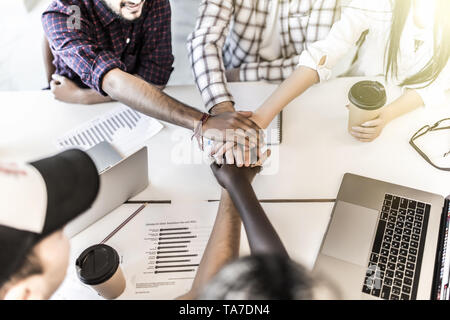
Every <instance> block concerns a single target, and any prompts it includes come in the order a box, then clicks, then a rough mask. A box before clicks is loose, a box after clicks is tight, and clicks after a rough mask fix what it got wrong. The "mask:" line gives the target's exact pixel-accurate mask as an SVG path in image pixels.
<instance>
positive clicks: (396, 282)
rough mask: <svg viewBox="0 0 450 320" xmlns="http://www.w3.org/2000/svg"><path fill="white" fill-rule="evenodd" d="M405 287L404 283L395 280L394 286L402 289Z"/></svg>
mask: <svg viewBox="0 0 450 320" xmlns="http://www.w3.org/2000/svg"><path fill="white" fill-rule="evenodd" d="M402 285H403V281H402V280H400V279H394V286H397V287H399V288H400V287H401V286H402Z"/></svg>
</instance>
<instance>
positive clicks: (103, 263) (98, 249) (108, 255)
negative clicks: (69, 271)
mask: <svg viewBox="0 0 450 320" xmlns="http://www.w3.org/2000/svg"><path fill="white" fill-rule="evenodd" d="M119 264H120V259H119V254H118V253H117V251H116V250H114V249H113V248H111V247H110V246H107V245H106V244H96V245H93V246H91V247H89V248H87V249H86V250H84V251H83V252H82V253H81V254H80V256H79V257H78V259H77V261H76V262H75V266H76V269H77V275H78V278H79V279H80V280H81V282H83V283H84V284H88V285H96V284H100V283H103V282H105V281H107V280H109V279H110V278H111V277H112V276H113V275H114V274H115V273H116V271H117V268H118V267H119Z"/></svg>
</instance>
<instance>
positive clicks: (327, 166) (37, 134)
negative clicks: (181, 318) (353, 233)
mask: <svg viewBox="0 0 450 320" xmlns="http://www.w3.org/2000/svg"><path fill="white" fill-rule="evenodd" d="M358 80H359V79H358V78H343V79H336V80H333V81H330V82H328V83H324V84H321V85H317V86H315V87H313V88H311V89H310V90H309V91H308V92H306V94H304V95H303V96H302V97H300V98H298V99H296V100H295V101H293V102H292V103H291V104H290V105H289V106H288V107H287V108H286V109H285V111H283V142H282V144H281V146H275V147H272V151H273V156H272V159H271V161H274V162H278V165H275V166H274V168H278V170H275V172H266V173H265V174H262V175H260V176H258V177H257V178H256V180H255V183H254V186H255V190H256V192H257V194H258V196H259V197H260V198H261V199H333V198H335V197H336V194H337V192H338V190H339V185H340V183H341V179H342V177H343V175H344V173H345V172H352V173H355V174H361V175H364V176H368V177H371V178H376V179H381V180H385V181H388V182H394V183H398V184H402V185H406V186H409V187H413V188H418V189H422V190H425V191H429V192H434V193H438V194H441V195H447V194H448V193H450V182H449V181H450V180H449V177H450V173H448V172H443V171H439V170H437V169H435V168H433V167H431V166H430V165H429V164H427V163H426V162H425V161H424V160H423V159H422V158H421V157H420V156H419V155H418V154H417V153H416V152H415V151H414V150H413V149H412V148H411V147H410V146H409V143H408V141H409V139H410V137H411V136H412V135H413V133H414V132H415V131H416V130H418V129H419V128H421V127H422V126H423V125H425V124H432V123H434V122H436V121H437V120H440V119H442V118H445V117H448V116H449V114H450V105H447V106H441V107H439V106H430V107H429V108H422V109H419V110H417V111H415V112H412V113H410V114H408V115H406V116H404V117H401V118H399V119H397V120H395V121H393V122H392V123H390V124H389V125H388V126H387V127H386V128H385V129H384V131H383V133H382V135H381V136H380V137H379V138H378V139H377V140H375V141H374V142H372V143H368V144H364V143H361V142H359V141H357V140H355V139H354V138H353V137H351V136H350V135H349V134H348V133H347V131H346V124H347V110H346V108H345V107H344V106H345V104H346V103H347V97H346V96H347V92H348V89H349V88H350V87H351V85H352V84H353V83H355V82H356V81H358ZM275 88H276V85H270V84H262V83H242V84H232V85H231V89H232V92H233V94H234V96H235V97H236V101H237V105H238V107H239V105H252V106H255V107H257V106H258V105H259V104H260V103H261V102H262V101H263V100H264V99H265V98H266V97H267V96H268V95H269V94H270V93H271V92H272V91H273V90H274V89H275ZM166 92H168V93H169V94H171V95H173V96H174V97H176V98H177V99H179V100H181V101H184V102H187V103H189V104H190V105H196V106H200V105H201V99H200V95H199V94H198V92H197V90H196V89H195V88H194V87H193V86H183V87H178V86H177V87H169V88H167V90H166ZM398 92H399V89H398V88H389V90H388V95H389V96H390V98H391V99H392V97H393V96H394V97H395V96H396V95H397V94H398ZM0 101H1V106H2V107H3V110H5V109H6V108H7V112H6V113H5V112H3V116H2V117H0V157H1V158H3V159H5V158H19V159H23V160H31V159H35V158H38V157H42V156H45V155H48V154H50V153H53V152H56V151H57V149H56V147H55V146H54V145H53V140H54V139H55V138H56V137H58V136H60V135H62V134H63V133H65V132H66V131H67V130H69V129H70V128H72V127H74V126H76V125H78V124H80V123H82V122H84V121H87V120H89V119H90V118H92V117H94V116H95V115H97V114H99V113H102V112H104V111H106V110H109V109H111V108H112V107H114V106H116V103H109V104H102V105H97V106H79V105H68V104H64V103H60V102H57V101H55V100H53V98H52V97H51V94H50V93H49V92H42V91H39V92H14V93H9V92H0ZM449 101H450V100H449ZM189 137H190V132H189V131H188V130H185V129H182V128H178V127H176V126H173V125H170V124H166V128H165V129H163V130H162V132H161V133H159V134H158V135H157V136H156V137H154V138H152V139H151V140H150V141H149V142H148V147H149V179H150V186H149V188H147V189H146V190H145V191H144V192H142V193H141V194H139V195H138V196H137V197H136V198H135V199H134V200H175V199H180V200H181V199H185V200H188V199H199V200H208V199H218V198H219V192H220V188H219V187H218V185H217V183H216V182H215V180H214V177H213V176H212V174H211V173H210V170H209V168H208V167H207V164H206V163H204V162H202V161H201V154H200V152H199V151H198V149H197V146H196V145H195V144H193V143H191V142H190V139H189ZM182 150H184V155H186V154H187V155H188V156H187V157H179V155H180V154H181V153H183V152H182ZM189 150H190V151H191V153H192V154H191V155H190V156H189ZM186 151H187V152H186ZM271 168H273V167H271Z"/></svg>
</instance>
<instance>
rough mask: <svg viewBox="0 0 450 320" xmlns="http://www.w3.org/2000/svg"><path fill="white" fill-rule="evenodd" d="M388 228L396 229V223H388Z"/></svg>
mask: <svg viewBox="0 0 450 320" xmlns="http://www.w3.org/2000/svg"><path fill="white" fill-rule="evenodd" d="M387 227H388V228H389V229H394V228H395V223H392V222H388V223H387Z"/></svg>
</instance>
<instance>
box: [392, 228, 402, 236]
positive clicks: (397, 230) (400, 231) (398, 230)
mask: <svg viewBox="0 0 450 320" xmlns="http://www.w3.org/2000/svg"><path fill="white" fill-rule="evenodd" d="M394 231H395V233H396V234H399V235H401V234H402V233H403V230H402V229H401V228H395V230H394Z"/></svg>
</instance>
